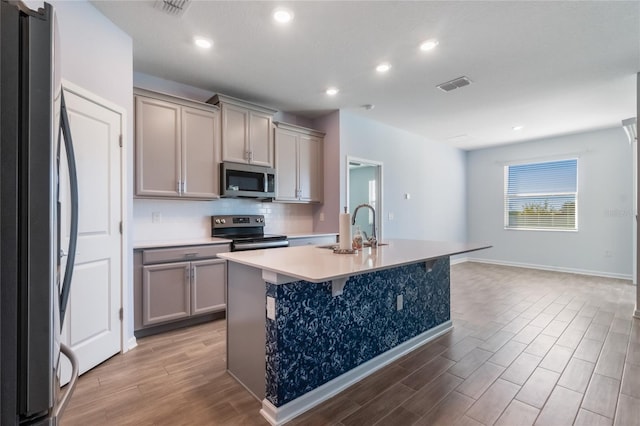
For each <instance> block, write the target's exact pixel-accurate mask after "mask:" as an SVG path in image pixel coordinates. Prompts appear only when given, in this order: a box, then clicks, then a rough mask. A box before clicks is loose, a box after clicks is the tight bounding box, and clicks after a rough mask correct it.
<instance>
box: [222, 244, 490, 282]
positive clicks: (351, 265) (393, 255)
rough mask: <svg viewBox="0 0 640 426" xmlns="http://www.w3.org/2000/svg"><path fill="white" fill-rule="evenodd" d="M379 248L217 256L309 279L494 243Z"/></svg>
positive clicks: (361, 271) (325, 278)
mask: <svg viewBox="0 0 640 426" xmlns="http://www.w3.org/2000/svg"><path fill="white" fill-rule="evenodd" d="M387 242H388V243H389V244H388V245H384V246H379V247H378V248H377V249H372V248H369V247H367V248H364V249H362V250H359V251H358V253H357V254H335V253H333V251H332V250H330V249H326V248H320V247H317V246H303V247H288V248H276V249H267V250H253V251H240V252H231V253H221V254H219V255H218V257H221V258H223V259H227V260H229V261H232V262H237V263H240V264H244V265H248V266H252V267H254V268H258V269H262V270H263V271H269V272H272V273H276V274H280V275H284V276H287V277H293V278H296V279H299V280H304V281H310V282H316V283H317V282H323V281H329V280H332V279H336V278H344V277H350V276H352V275H358V274H364V273H367V272H373V271H378V270H382V269H389V268H394V267H397V266H402V265H408V264H411V263H416V262H421V261H425V260H430V259H436V258H439V257H444V256H452V255H454V254H461V253H467V252H470V251H475V250H482V249H485V248H489V247H491V246H490V245H489V244H478V243H455V242H444V241H418V240H389V241H387Z"/></svg>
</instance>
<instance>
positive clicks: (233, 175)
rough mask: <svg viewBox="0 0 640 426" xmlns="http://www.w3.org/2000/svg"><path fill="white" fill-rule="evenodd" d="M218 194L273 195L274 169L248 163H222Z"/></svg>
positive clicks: (239, 195) (252, 196) (235, 195)
mask: <svg viewBox="0 0 640 426" xmlns="http://www.w3.org/2000/svg"><path fill="white" fill-rule="evenodd" d="M220 185H221V188H220V194H221V195H222V196H223V197H249V198H273V197H275V170H274V169H272V168H269V167H262V166H253V165H249V164H236V163H222V164H221V166H220Z"/></svg>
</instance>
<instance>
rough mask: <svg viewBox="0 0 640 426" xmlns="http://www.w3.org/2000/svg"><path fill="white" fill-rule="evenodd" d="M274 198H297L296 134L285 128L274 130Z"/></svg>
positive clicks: (287, 199) (284, 199) (292, 199)
mask: <svg viewBox="0 0 640 426" xmlns="http://www.w3.org/2000/svg"><path fill="white" fill-rule="evenodd" d="M275 134H276V136H275V139H276V143H275V145H276V146H275V148H276V149H275V151H276V200H282V201H295V200H297V199H298V194H297V189H298V179H297V167H298V166H297V158H298V136H297V134H296V133H293V132H289V131H287V130H282V129H276V130H275Z"/></svg>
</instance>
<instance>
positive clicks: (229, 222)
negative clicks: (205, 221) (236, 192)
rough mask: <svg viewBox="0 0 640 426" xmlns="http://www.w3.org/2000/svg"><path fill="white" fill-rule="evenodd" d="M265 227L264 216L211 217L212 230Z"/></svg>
mask: <svg viewBox="0 0 640 426" xmlns="http://www.w3.org/2000/svg"><path fill="white" fill-rule="evenodd" d="M250 226H251V227H253V226H264V215H261V214H258V215H256V214H254V215H242V216H211V227H212V228H244V227H250Z"/></svg>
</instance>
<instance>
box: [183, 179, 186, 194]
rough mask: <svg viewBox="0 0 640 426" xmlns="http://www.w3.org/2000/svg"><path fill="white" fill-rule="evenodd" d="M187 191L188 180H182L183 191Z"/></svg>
mask: <svg viewBox="0 0 640 426" xmlns="http://www.w3.org/2000/svg"><path fill="white" fill-rule="evenodd" d="M185 192H187V182H186V181H182V193H183V194H184V193H185Z"/></svg>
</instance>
